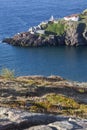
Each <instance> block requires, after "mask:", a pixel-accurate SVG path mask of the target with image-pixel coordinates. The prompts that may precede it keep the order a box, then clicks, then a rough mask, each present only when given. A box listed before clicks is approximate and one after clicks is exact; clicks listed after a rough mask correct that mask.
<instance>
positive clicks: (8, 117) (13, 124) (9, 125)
mask: <svg viewBox="0 0 87 130" xmlns="http://www.w3.org/2000/svg"><path fill="white" fill-rule="evenodd" d="M86 128H87V119H76V118H69V117H64V116H54V115H47V114H40V113H28V112H26V111H22V110H16V109H10V108H3V107H0V130H76V129H78V130H86Z"/></svg>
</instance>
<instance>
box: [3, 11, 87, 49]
mask: <svg viewBox="0 0 87 130" xmlns="http://www.w3.org/2000/svg"><path fill="white" fill-rule="evenodd" d="M56 22H57V23H55V22H51V23H49V22H48V23H47V24H46V26H45V27H43V28H42V25H38V26H39V28H40V29H42V30H39V31H37V28H38V26H36V28H34V27H32V31H33V32H31V31H28V32H22V33H18V34H16V35H15V36H13V37H11V38H5V39H3V42H5V43H8V44H11V45H14V46H25V47H42V46H59V45H67V46H81V45H87V24H86V23H87V12H86V11H85V13H84V11H83V12H82V13H81V14H79V20H78V21H71V20H69V21H66V20H65V19H60V20H58V21H56ZM42 32H44V34H42Z"/></svg>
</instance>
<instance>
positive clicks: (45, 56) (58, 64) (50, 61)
mask: <svg viewBox="0 0 87 130" xmlns="http://www.w3.org/2000/svg"><path fill="white" fill-rule="evenodd" d="M86 8H87V1H86V0H84V1H83V0H77V1H76V0H63V1H61V0H44V1H42V0H20V1H19V0H0V41H2V39H3V38H5V37H11V36H13V35H15V34H16V33H19V32H24V31H27V30H28V29H29V28H30V27H31V26H36V25H38V24H39V23H40V22H42V21H44V20H48V19H49V18H50V16H51V15H53V16H54V18H62V17H64V16H67V15H70V14H74V13H81V12H82V11H83V10H84V9H86ZM5 67H6V68H9V69H12V70H15V73H16V75H17V76H20V75H45V76H48V75H60V76H62V77H64V78H66V79H70V80H76V81H87V47H77V48H75V47H65V46H59V47H49V48H48V47H43V48H23V47H14V46H11V45H8V44H5V43H1V42H0V70H1V69H2V68H5Z"/></svg>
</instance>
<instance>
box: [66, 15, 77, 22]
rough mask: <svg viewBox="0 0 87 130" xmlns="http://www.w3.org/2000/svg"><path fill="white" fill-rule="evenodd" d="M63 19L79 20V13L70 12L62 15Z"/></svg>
mask: <svg viewBox="0 0 87 130" xmlns="http://www.w3.org/2000/svg"><path fill="white" fill-rule="evenodd" d="M64 20H66V21H70V20H71V21H78V20H79V15H78V14H72V15H69V16H66V17H64Z"/></svg>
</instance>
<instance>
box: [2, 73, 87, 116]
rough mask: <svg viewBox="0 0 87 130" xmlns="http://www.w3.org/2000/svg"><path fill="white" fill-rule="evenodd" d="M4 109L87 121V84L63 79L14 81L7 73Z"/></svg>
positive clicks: (4, 81) (3, 90)
mask: <svg viewBox="0 0 87 130" xmlns="http://www.w3.org/2000/svg"><path fill="white" fill-rule="evenodd" d="M5 72H6V71H5ZM6 75H7V73H6ZM0 106H2V107H9V108H18V109H25V110H27V111H29V112H42V113H52V114H62V115H69V116H70V115H73V116H76V117H84V118H87V83H77V82H71V81H67V80H65V79H63V78H61V77H59V76H49V77H44V76H25V77H16V78H15V77H14V78H13V76H12V78H11V77H6V76H5V73H4V76H0Z"/></svg>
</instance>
